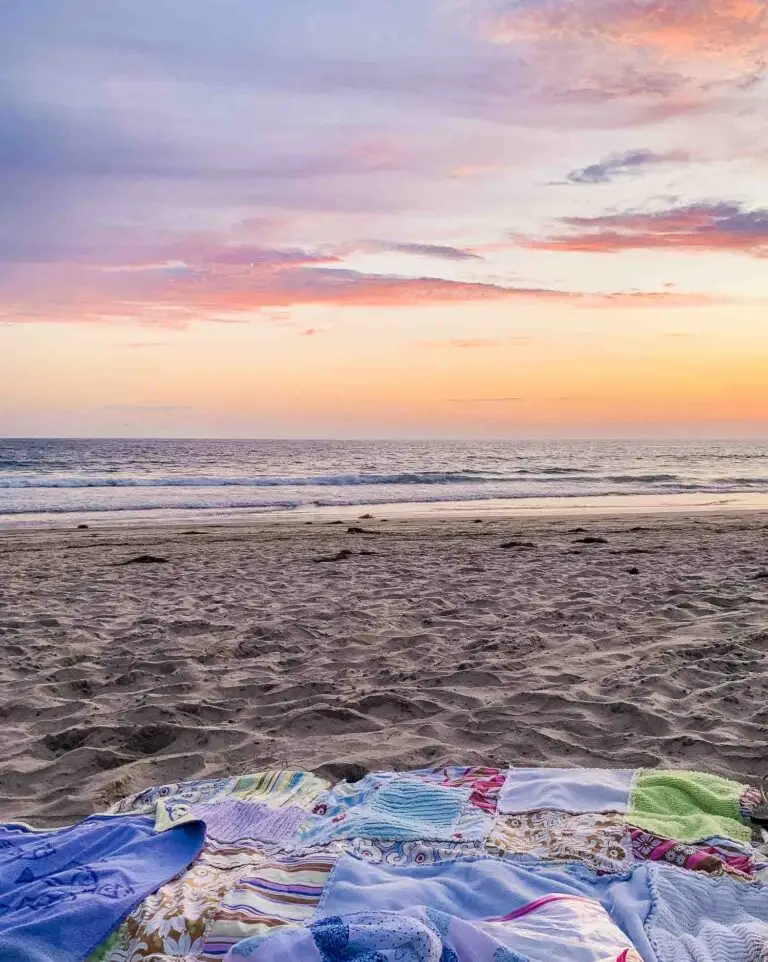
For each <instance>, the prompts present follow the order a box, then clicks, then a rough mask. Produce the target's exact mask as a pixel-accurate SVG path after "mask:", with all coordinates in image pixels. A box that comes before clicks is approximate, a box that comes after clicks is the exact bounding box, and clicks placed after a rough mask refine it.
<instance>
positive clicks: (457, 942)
mask: <svg viewBox="0 0 768 962" xmlns="http://www.w3.org/2000/svg"><path fill="white" fill-rule="evenodd" d="M553 959H567V960H569V962H642V960H641V958H640V956H639V955H638V953H637V952H636V951H635V949H634V948H633V947H632V945H631V944H630V943H629V940H628V939H627V937H626V936H625V935H624V934H623V933H622V932H621V931H620V930H619V929H618V928H617V927H616V926H615V925H614V924H613V922H612V921H611V919H610V917H609V916H608V914H607V913H606V912H605V910H604V909H603V908H602V907H601V906H600V905H598V904H597V903H596V902H593V901H590V900H589V899H584V898H580V897H578V896H568V895H562V896H557V895H552V896H550V897H548V898H544V899H540V900H539V901H538V902H537V903H535V904H532V905H530V906H526V907H525V909H524V910H522V911H520V912H518V913H514V914H513V915H511V916H509V917H508V918H502V919H486V920H478V921H469V922H468V921H465V920H464V919H459V918H456V917H455V916H451V915H447V914H445V913H444V912H439V911H436V910H434V909H429V908H423V907H414V908H408V909H404V910H403V911H401V912H367V913H361V914H359V915H350V916H348V917H339V916H336V917H330V918H325V919H322V920H320V921H318V922H314V923H312V924H310V925H308V926H306V927H304V928H302V929H294V930H288V931H286V932H283V933H280V934H278V935H276V936H272V937H271V938H269V939H267V940H263V939H258V938H257V939H250V940H248V941H246V942H241V943H240V944H239V945H238V946H236V947H235V948H234V949H233V950H232V951H231V952H230V953H229V955H228V956H227V962H342V960H358V962H388V960H392V962H552V960H553Z"/></svg>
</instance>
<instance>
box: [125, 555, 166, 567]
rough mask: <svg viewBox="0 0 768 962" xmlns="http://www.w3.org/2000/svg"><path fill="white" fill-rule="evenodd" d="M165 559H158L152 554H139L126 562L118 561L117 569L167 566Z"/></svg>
mask: <svg viewBox="0 0 768 962" xmlns="http://www.w3.org/2000/svg"><path fill="white" fill-rule="evenodd" d="M167 564H168V559H167V558H160V557H159V556H158V555H154V554H140V555H136V557H135V558H129V559H128V560H127V561H118V562H117V567H118V568H119V567H121V566H122V565H167Z"/></svg>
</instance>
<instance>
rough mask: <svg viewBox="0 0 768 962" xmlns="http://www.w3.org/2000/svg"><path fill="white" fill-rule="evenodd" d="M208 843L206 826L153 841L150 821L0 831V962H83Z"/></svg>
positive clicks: (105, 819)
mask: <svg viewBox="0 0 768 962" xmlns="http://www.w3.org/2000/svg"><path fill="white" fill-rule="evenodd" d="M204 840H205V828H204V826H203V824H202V823H201V822H190V823H187V824H185V825H180V826H178V827H177V828H174V829H172V830H171V831H169V832H163V833H161V834H155V832H154V819H152V818H149V817H145V816H130V815H126V816H117V817H116V816H100V815H94V816H92V817H91V818H87V819H86V820H85V821H84V822H80V823H79V824H77V825H73V826H71V827H69V828H63V829H59V830H57V831H53V832H36V831H33V830H32V829H30V828H28V827H26V826H24V825H3V826H0V962H82V960H83V959H85V958H86V957H87V956H88V955H90V953H91V952H92V951H93V950H94V949H95V948H96V947H97V946H98V945H100V944H101V942H103V941H104V939H105V938H106V937H107V936H108V935H109V934H110V932H112V931H113V930H114V929H115V928H117V927H118V926H119V925H120V923H121V922H122V921H123V919H124V918H125V916H126V915H128V913H129V912H131V910H132V909H133V908H135V906H136V905H138V904H139V903H140V902H141V901H143V900H144V899H145V898H146V897H147V896H148V895H150V894H151V893H152V892H154V891H156V890H157V889H158V888H160V886H161V885H163V884H164V883H165V882H167V881H168V880H169V879H171V878H173V877H174V876H175V875H178V874H179V872H182V871H183V870H184V869H186V868H187V866H188V865H189V864H190V863H191V862H192V861H194V859H195V858H196V857H197V855H198V853H199V852H200V849H201V848H202V846H203V841H204Z"/></svg>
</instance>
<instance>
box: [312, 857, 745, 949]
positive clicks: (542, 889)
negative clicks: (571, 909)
mask: <svg viewBox="0 0 768 962" xmlns="http://www.w3.org/2000/svg"><path fill="white" fill-rule="evenodd" d="M551 894H560V895H576V896H579V895H580V896H586V897H587V898H590V899H594V900H595V901H597V902H599V903H600V905H602V907H603V908H604V909H605V910H606V912H608V914H609V915H610V917H611V918H612V919H613V921H614V923H615V924H616V925H618V927H619V928H620V929H621V930H622V931H623V932H624V934H625V935H626V936H627V937H628V938H629V940H630V942H631V943H632V944H633V945H634V946H635V947H636V948H637V950H638V951H639V953H640V955H641V957H642V959H643V962H666V960H664V958H663V956H662V957H659V956H657V954H656V952H655V951H654V949H653V948H652V946H651V943H650V942H649V940H648V936H647V934H646V931H645V928H644V922H645V920H646V918H647V916H648V914H649V912H650V909H651V886H650V881H649V863H647V862H645V863H643V864H642V865H639V866H638V867H637V868H635V869H634V871H632V872H630V873H627V874H626V875H600V876H598V875H595V874H593V873H591V872H589V871H587V870H585V869H582V868H581V867H579V866H575V865H571V864H568V863H566V864H563V865H562V866H561V865H553V864H552V863H547V862H535V863H531V862H530V861H528V862H523V861H520V862H517V861H514V860H508V859H504V860H502V859H496V858H489V857H485V856H484V857H478V858H473V857H467V858H457V859H453V860H451V861H450V862H436V863H434V864H431V865H406V866H397V867H394V866H389V865H374V864H371V863H369V862H363V861H361V860H359V859H356V858H354V857H352V856H351V855H344V856H342V857H341V858H340V859H339V861H338V862H337V863H336V868H335V869H334V871H333V873H332V874H331V877H330V879H329V881H328V884H327V885H326V888H325V892H324V894H323V898H322V900H321V902H320V906H319V908H318V911H317V913H316V919H320V918H326V917H328V916H339V915H341V916H346V915H353V914H356V913H360V912H400V911H403V910H404V909H408V908H411V907H412V906H418V905H421V906H427V907H429V908H430V909H436V910H438V911H440V912H444V913H446V914H448V915H451V916H455V917H456V918H459V919H466V920H473V919H488V918H494V917H495V918H500V917H503V916H506V915H508V914H509V913H511V912H515V911H516V910H518V909H520V908H522V907H523V906H526V905H529V904H530V903H531V902H534V901H535V900H536V899H539V898H541V897H542V896H546V895H551ZM675 962H676V960H675ZM717 962H726V960H720V959H719V958H718V960H717ZM727 962H731V960H727Z"/></svg>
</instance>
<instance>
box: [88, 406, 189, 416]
mask: <svg viewBox="0 0 768 962" xmlns="http://www.w3.org/2000/svg"><path fill="white" fill-rule="evenodd" d="M101 410H102V411H120V412H126V413H130V412H137V413H139V414H141V413H144V414H151V413H155V414H170V413H173V412H175V411H193V410H194V408H193V407H191V406H190V405H187V404H104V405H102V407H101Z"/></svg>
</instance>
